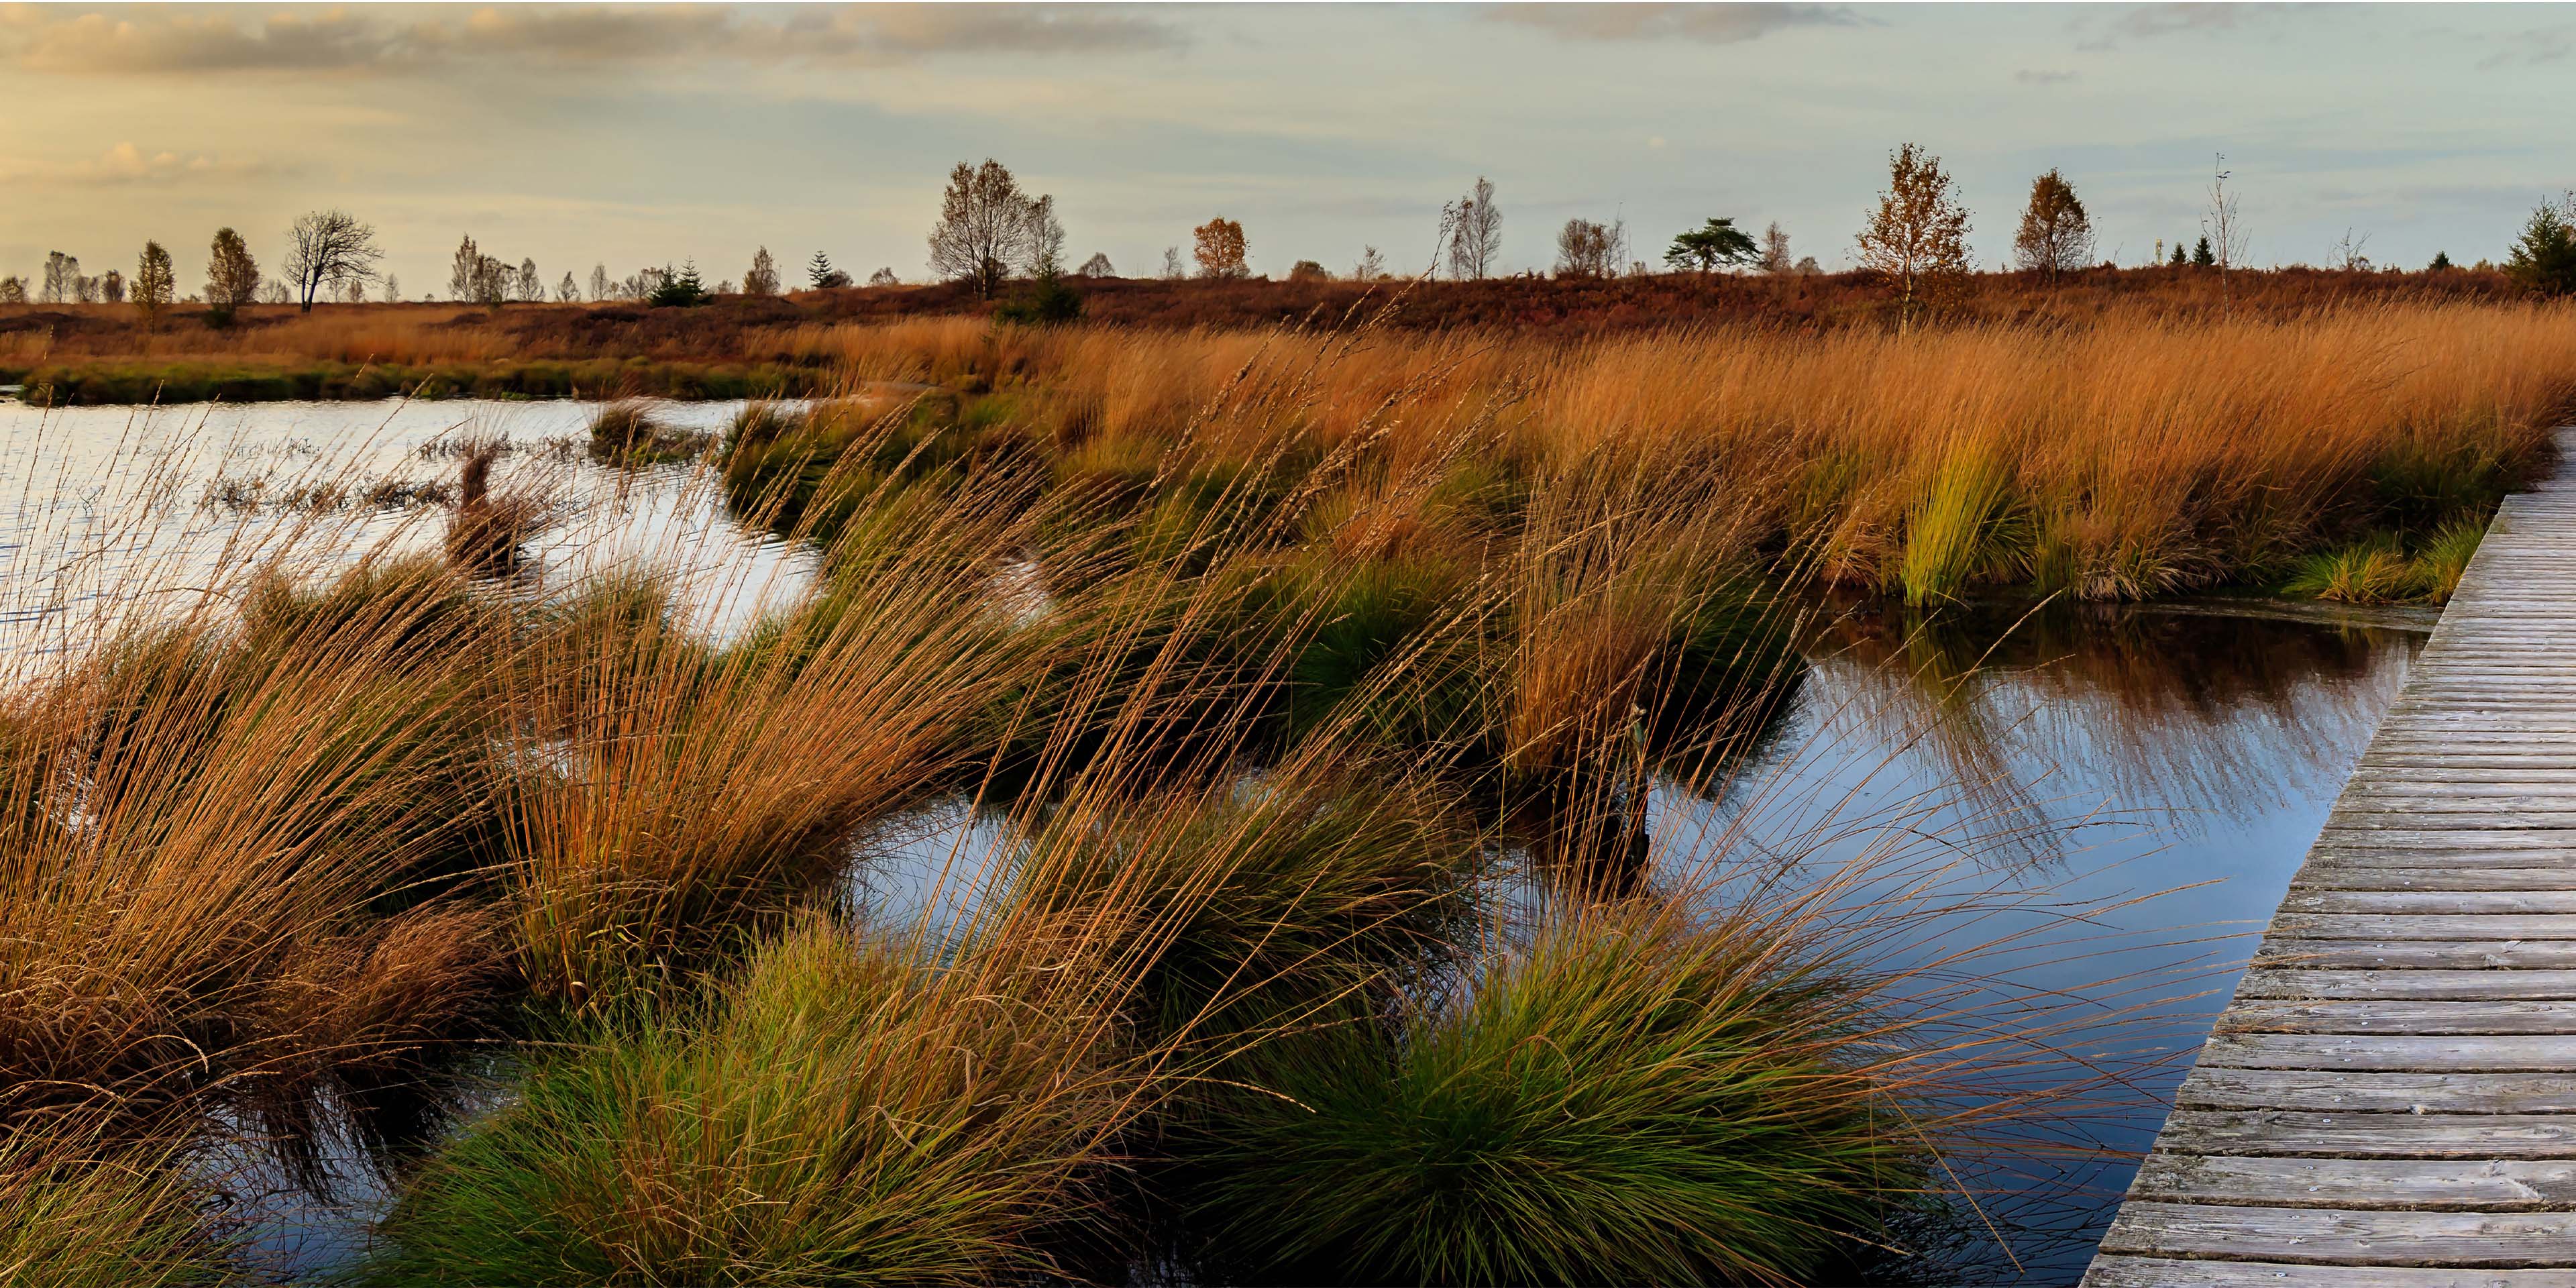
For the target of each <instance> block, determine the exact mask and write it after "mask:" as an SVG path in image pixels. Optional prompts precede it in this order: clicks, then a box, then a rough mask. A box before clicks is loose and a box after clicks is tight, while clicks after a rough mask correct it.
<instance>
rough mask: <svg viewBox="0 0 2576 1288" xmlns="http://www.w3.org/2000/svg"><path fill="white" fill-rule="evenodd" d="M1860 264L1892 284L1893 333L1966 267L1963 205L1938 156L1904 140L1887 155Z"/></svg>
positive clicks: (1904, 327)
mask: <svg viewBox="0 0 2576 1288" xmlns="http://www.w3.org/2000/svg"><path fill="white" fill-rule="evenodd" d="M1858 249H1859V258H1860V266H1861V268H1862V270H1863V271H1866V272H1871V273H1876V274H1878V275H1880V276H1882V277H1885V278H1887V279H1888V280H1889V281H1892V282H1894V283H1896V286H1897V293H1898V294H1897V322H1896V326H1897V332H1898V334H1900V335H1901V334H1903V333H1904V332H1905V331H1906V330H1907V329H1908V328H1910V327H1911V326H1912V325H1913V320H1914V314H1915V313H1916V312H1917V311H1918V310H1919V309H1921V308H1922V307H1923V305H1924V303H1925V301H1926V299H1927V298H1928V297H1930V296H1932V295H1933V294H1934V293H1936V292H1937V291H1939V290H1941V289H1943V288H1946V287H1948V286H1950V285H1952V284H1954V283H1956V282H1957V281H1958V279H1960V278H1962V277H1964V276H1966V274H1967V272H1968V210H1967V207H1965V206H1962V205H1960V204H1959V196H1958V191H1957V189H1956V187H1955V186H1954V185H1953V184H1952V183H1951V182H1950V176H1949V175H1948V174H1946V173H1944V172H1943V171H1942V169H1941V158H1939V157H1936V156H1933V155H1931V154H1930V153H1928V152H1925V151H1923V150H1922V149H1920V148H1917V147H1916V146H1914V145H1913V144H1911V143H1908V144H1905V145H1904V146H1902V147H1900V148H1898V149H1897V150H1896V151H1894V152H1892V153H1889V154H1888V158H1887V191H1885V192H1882V193H1880V194H1878V209H1877V210H1875V211H1872V212H1871V214H1870V218H1869V223H1868V225H1867V226H1866V227H1864V228H1862V229H1861V233H1860V239H1859V247H1858Z"/></svg>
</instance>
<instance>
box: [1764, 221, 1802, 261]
mask: <svg viewBox="0 0 2576 1288" xmlns="http://www.w3.org/2000/svg"><path fill="white" fill-rule="evenodd" d="M1795 267H1796V266H1795V265H1794V264H1792V263H1791V262H1790V260H1789V233H1788V230H1786V229H1784V228H1782V227H1781V226H1780V221H1779V220H1777V219H1774V220H1772V221H1771V226H1770V227H1768V228H1765V229H1763V230H1762V271H1763V272H1765V273H1787V272H1792V271H1794V270H1795Z"/></svg>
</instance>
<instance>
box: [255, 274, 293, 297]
mask: <svg viewBox="0 0 2576 1288" xmlns="http://www.w3.org/2000/svg"><path fill="white" fill-rule="evenodd" d="M259 298H260V300H261V301H262V302H263V303H268V304H293V303H294V302H295V290H294V288H292V287H290V286H288V285H287V284H286V283H284V282H281V281H278V280H277V279H276V278H273V277H272V278H270V279H268V280H267V281H264V282H261V283H260V284H259Z"/></svg>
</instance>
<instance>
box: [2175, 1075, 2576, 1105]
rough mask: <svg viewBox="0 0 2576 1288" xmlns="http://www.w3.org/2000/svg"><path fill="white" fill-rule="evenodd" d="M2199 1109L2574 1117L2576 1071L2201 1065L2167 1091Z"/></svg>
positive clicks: (2177, 1098)
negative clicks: (2413, 1070)
mask: <svg viewBox="0 0 2576 1288" xmlns="http://www.w3.org/2000/svg"><path fill="white" fill-rule="evenodd" d="M2174 1103H2175V1104H2176V1105H2183V1106H2191V1107H2195V1108H2201V1109H2307V1110H2315V1111H2318V1112H2321V1113H2393V1114H2411V1113H2418V1112H2421V1113H2445V1114H2565V1113H2576V1071H2570V1072H2561V1073H2405V1072H2396V1073H2391V1072H2365V1073H2357V1072H2318V1071H2314V1070H2307V1069H2231V1068H2227V1067H2224V1066H2220V1065H2209V1064H2203V1065H2200V1066H2199V1067H2197V1068H2194V1069H2193V1070H2192V1071H2191V1073H2190V1074H2189V1075H2188V1076H2186V1077H2185V1078H2184V1079H2183V1080H2182V1086H2181V1087H2179V1088H2177V1089H2176V1090H2175V1092H2174Z"/></svg>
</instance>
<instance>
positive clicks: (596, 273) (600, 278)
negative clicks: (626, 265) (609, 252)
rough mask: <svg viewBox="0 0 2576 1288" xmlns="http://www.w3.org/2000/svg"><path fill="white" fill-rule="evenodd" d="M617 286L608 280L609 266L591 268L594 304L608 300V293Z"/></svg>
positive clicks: (598, 265) (599, 265)
mask: <svg viewBox="0 0 2576 1288" xmlns="http://www.w3.org/2000/svg"><path fill="white" fill-rule="evenodd" d="M616 285H617V284H616V283H615V282H611V281H609V280H608V265H606V264H593V265H591V266H590V298H591V301H592V302H593V303H597V302H598V301H601V300H605V299H607V298H608V292H609V291H610V290H611V289H613V288H614V287H615V286H616Z"/></svg>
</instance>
